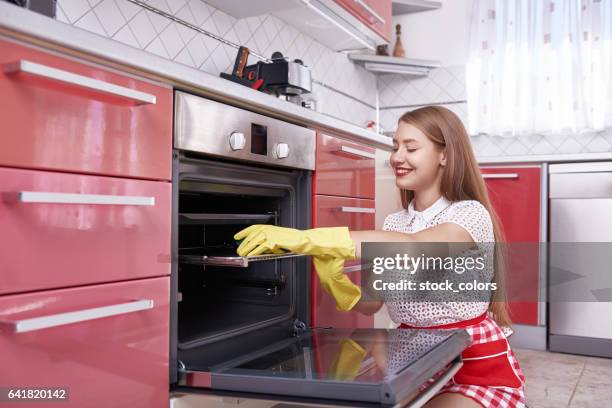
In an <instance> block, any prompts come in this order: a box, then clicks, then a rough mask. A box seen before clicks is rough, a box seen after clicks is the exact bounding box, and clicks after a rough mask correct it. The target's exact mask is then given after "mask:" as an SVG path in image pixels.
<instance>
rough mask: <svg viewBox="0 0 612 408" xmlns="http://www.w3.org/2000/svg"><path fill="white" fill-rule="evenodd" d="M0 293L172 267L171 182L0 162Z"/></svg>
mask: <svg viewBox="0 0 612 408" xmlns="http://www.w3.org/2000/svg"><path fill="white" fill-rule="evenodd" d="M0 192H1V194H2V195H1V196H0V225H2V228H1V229H0V240H1V242H2V245H0V294H3V293H15V292H25V291H32V290H40V289H50V288H58V287H66V286H75V285H84V284H90V283H99V282H110V281H118V280H128V279H134V278H143V277H149V276H161V275H168V274H169V273H170V212H171V209H170V207H171V204H170V203H171V199H170V198H171V185H170V183H168V182H163V181H145V180H129V179H118V178H112V177H100V176H85V175H75V174H65V173H54V172H43V171H35V170H21V169H7V168H0Z"/></svg>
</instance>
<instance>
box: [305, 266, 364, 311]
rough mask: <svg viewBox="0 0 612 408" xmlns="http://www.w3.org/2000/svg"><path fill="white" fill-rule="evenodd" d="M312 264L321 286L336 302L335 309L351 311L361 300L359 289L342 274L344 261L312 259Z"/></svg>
mask: <svg viewBox="0 0 612 408" xmlns="http://www.w3.org/2000/svg"><path fill="white" fill-rule="evenodd" d="M312 262H313V263H314V266H315V270H316V271H317V275H318V276H319V280H320V281H321V286H322V287H323V289H325V291H326V292H327V293H329V294H330V295H331V296H332V297H333V298H334V300H335V301H336V309H338V310H340V311H343V312H346V311H348V310H351V309H352V308H353V307H354V306H355V305H356V304H357V302H359V299H361V288H360V287H359V286H357V285H355V284H354V283H353V282H352V281H351V279H350V278H349V277H348V276H346V275H345V274H344V259H341V258H329V257H314V258H312Z"/></svg>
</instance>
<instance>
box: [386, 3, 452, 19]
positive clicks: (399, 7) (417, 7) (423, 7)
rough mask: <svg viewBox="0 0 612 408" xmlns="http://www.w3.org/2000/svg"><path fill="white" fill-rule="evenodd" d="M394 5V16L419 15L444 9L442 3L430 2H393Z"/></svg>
mask: <svg viewBox="0 0 612 408" xmlns="http://www.w3.org/2000/svg"><path fill="white" fill-rule="evenodd" d="M392 4H393V9H392V14H393V15H394V16H399V15H402V14H409V13H418V12H421V11H429V10H437V9H439V8H440V7H442V3H441V2H439V1H430V0H393V1H392Z"/></svg>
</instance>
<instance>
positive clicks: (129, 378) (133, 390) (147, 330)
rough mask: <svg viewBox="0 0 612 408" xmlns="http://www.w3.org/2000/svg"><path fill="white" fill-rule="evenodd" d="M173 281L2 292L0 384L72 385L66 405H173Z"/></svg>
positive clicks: (17, 386)
mask: <svg viewBox="0 0 612 408" xmlns="http://www.w3.org/2000/svg"><path fill="white" fill-rule="evenodd" d="M169 286H170V278H169V277H162V278H153V279H142V280H134V281H130V282H120V283H112V284H105V285H95V286H85V287H78V288H70V289H61V290H52V291H42V292H34V293H27V294H19V295H7V296H0V361H2V370H0V384H2V386H3V387H10V388H15V389H20V388H34V389H49V388H68V400H67V401H66V402H65V403H59V404H57V406H62V407H63V406H66V407H78V408H84V407H96V408H105V407H108V408H111V407H112V408H121V407H125V408H132V407H159V408H162V407H167V406H168V398H169V395H168V384H169V376H168V373H169V367H168V361H169V360H168V359H169V355H168V354H169V330H170V327H169V290H170V289H169ZM3 401H4V400H3ZM0 405H2V407H7V408H9V407H15V408H18V407H24V406H39V405H40V406H55V404H52V403H49V404H45V403H42V404H40V403H39V404H32V405H29V404H27V403H26V404H24V402H23V401H21V402H18V403H7V402H4V403H2V404H0Z"/></svg>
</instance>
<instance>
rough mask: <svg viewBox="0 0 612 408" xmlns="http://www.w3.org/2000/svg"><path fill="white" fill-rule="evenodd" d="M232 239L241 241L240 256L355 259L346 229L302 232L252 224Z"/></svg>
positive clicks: (334, 228)
mask: <svg viewBox="0 0 612 408" xmlns="http://www.w3.org/2000/svg"><path fill="white" fill-rule="evenodd" d="M234 239H235V240H241V239H242V243H241V244H240V246H239V247H238V250H237V252H238V255H240V256H255V255H261V254H263V253H278V252H279V249H280V250H286V251H290V252H295V253H298V254H306V255H314V256H326V257H332V258H342V259H355V243H354V242H353V240H352V239H351V236H350V234H349V231H348V228H346V227H331V228H314V229H309V230H303V231H302V230H297V229H294V228H284V227H277V226H275V225H265V224H256V225H251V226H250V227H248V228H245V229H243V230H242V231H239V232H238V233H237V234H236V235H234Z"/></svg>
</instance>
